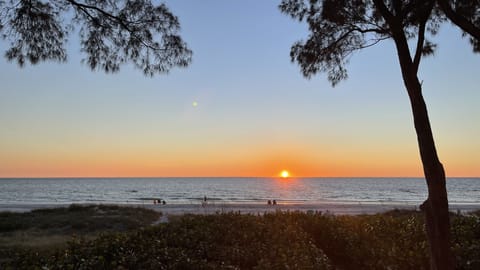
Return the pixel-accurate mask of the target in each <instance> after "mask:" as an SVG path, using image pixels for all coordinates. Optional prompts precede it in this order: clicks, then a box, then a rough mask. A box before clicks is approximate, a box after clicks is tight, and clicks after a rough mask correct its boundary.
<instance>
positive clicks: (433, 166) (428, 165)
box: [408, 79, 454, 270]
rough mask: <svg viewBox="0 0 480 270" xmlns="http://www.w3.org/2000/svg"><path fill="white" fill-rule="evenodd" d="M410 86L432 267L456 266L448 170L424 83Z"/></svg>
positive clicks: (414, 82) (436, 268)
mask: <svg viewBox="0 0 480 270" xmlns="http://www.w3.org/2000/svg"><path fill="white" fill-rule="evenodd" d="M411 83H413V84H414V85H415V86H414V87H411V88H410V89H408V92H409V97H410V103H411V106H412V112H413V119H414V123H415V130H416V132H417V140H418V146H419V149H420V156H421V159H422V164H423V171H424V174H425V179H426V181H427V186H428V199H427V200H426V201H425V202H424V203H423V205H422V210H423V211H424V213H425V222H426V229H427V236H428V239H429V243H430V268H431V269H432V270H433V269H435V270H440V269H454V262H453V254H452V252H451V249H450V239H451V236H450V217H449V211H448V198H447V190H446V181H445V172H444V169H443V166H442V164H441V163H440V161H439V159H438V156H437V152H436V149H435V143H434V140H433V134H432V130H431V126H430V121H429V119H428V113H427V106H426V104H425V101H424V99H423V96H422V93H421V85H420V83H419V82H418V79H416V81H412V82H411Z"/></svg>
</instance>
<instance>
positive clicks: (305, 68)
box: [279, 0, 480, 269]
mask: <svg viewBox="0 0 480 270" xmlns="http://www.w3.org/2000/svg"><path fill="white" fill-rule="evenodd" d="M438 2H439V3H441V2H443V4H441V7H440V6H439V5H437V2H436V1H434V0H431V1H429V0H409V1H408V0H283V1H282V3H281V4H280V6H279V7H280V10H281V11H282V12H283V13H286V14H287V15H290V16H291V17H292V18H294V19H296V20H299V21H301V22H303V21H305V22H306V23H307V24H308V26H309V32H310V33H309V36H308V39H307V40H306V41H299V42H296V43H295V44H294V45H293V46H292V48H291V52H290V56H291V59H292V61H294V62H297V63H298V64H299V65H300V68H301V71H302V73H303V75H304V76H306V77H307V78H309V77H311V76H312V75H314V74H316V73H318V72H325V73H327V75H328V79H329V81H330V82H331V83H332V85H333V86H335V85H336V84H337V83H338V82H340V81H341V80H343V79H346V78H347V70H346V68H345V65H346V63H347V62H348V60H349V58H350V56H351V55H352V53H353V52H355V51H357V50H361V49H364V48H367V47H370V46H373V45H375V44H377V43H378V42H380V41H382V40H386V39H392V40H393V41H394V43H395V46H396V50H397V55H398V59H399V63H400V67H401V73H402V78H403V82H404V84H405V87H406V90H407V92H408V96H409V99H410V103H411V108H412V112H413V117H414V125H415V130H416V133H417V141H418V145H419V149H420V156H421V160H422V163H423V169H424V174H425V178H426V182H427V185H428V199H427V200H426V201H425V202H424V203H423V204H422V209H423V210H424V212H425V216H426V228H427V235H428V239H429V242H430V254H431V256H430V257H431V260H430V264H431V268H432V269H453V268H454V262H453V255H452V252H451V250H450V221H449V213H448V199H447V191H446V186H445V172H444V169H443V166H442V164H441V163H440V161H439V158H438V156H437V151H436V148H435V143H434V139H433V134H432V129H431V127H430V122H429V118H428V114H427V107H426V104H425V101H424V99H423V96H422V84H421V83H420V81H419V79H418V75H417V73H418V68H419V66H420V62H421V59H422V56H427V55H431V54H433V53H434V51H435V47H436V45H435V44H434V43H433V42H431V41H430V40H429V38H431V37H432V36H434V35H435V34H437V32H438V30H439V27H440V25H441V24H442V23H443V22H445V21H447V20H448V19H447V17H448V18H450V17H451V16H452V15H449V16H445V13H447V12H445V13H444V12H443V11H442V8H445V5H446V4H445V1H441V0H439V1H438ZM446 2H447V5H450V3H448V2H449V1H446ZM450 2H452V1H450ZM465 2H467V1H455V3H456V5H455V10H454V13H455V14H457V15H461V18H463V19H465V21H467V22H470V26H472V25H473V26H474V28H475V25H477V26H478V25H479V17H478V16H479V11H478V7H479V6H480V5H479V3H478V1H476V0H475V1H471V3H469V4H467V3H465ZM469 2H470V1H469ZM462 5H463V6H462ZM465 6H470V7H471V8H472V7H473V8H476V9H474V10H468V8H465ZM452 22H454V23H455V24H460V23H459V22H456V21H453V20H452ZM474 28H472V29H473V30H474ZM462 29H464V28H463V27H462ZM472 29H470V28H466V29H465V30H464V31H466V32H467V33H470V32H471V31H469V30H472ZM474 33H475V31H473V34H474ZM473 34H472V39H471V40H472V45H473V46H474V51H478V39H476V37H475V35H473ZM412 41H414V42H412ZM411 46H413V50H410V49H411V48H410V47H411ZM476 46H477V47H476Z"/></svg>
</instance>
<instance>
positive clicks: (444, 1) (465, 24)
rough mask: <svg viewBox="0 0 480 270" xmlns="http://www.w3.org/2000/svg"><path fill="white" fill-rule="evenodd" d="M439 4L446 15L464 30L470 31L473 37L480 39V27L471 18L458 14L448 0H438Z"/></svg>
mask: <svg viewBox="0 0 480 270" xmlns="http://www.w3.org/2000/svg"><path fill="white" fill-rule="evenodd" d="M437 2H438V5H439V6H440V8H441V9H442V11H443V12H444V13H445V15H446V16H447V17H448V18H449V19H450V20H451V21H452V22H453V23H454V24H456V25H457V26H458V27H460V29H462V30H463V31H465V32H467V33H469V34H470V35H471V36H472V37H474V38H475V39H477V40H479V41H480V28H479V27H477V26H475V25H474V24H473V23H471V22H470V21H469V20H467V19H466V18H465V17H463V16H462V15H460V14H458V13H457V12H455V11H454V10H453V9H452V7H451V6H450V3H449V2H448V0H437Z"/></svg>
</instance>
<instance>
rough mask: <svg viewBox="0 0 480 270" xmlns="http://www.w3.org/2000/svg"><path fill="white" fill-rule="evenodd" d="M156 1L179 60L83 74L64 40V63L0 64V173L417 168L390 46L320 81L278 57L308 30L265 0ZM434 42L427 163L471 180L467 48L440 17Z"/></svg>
mask: <svg viewBox="0 0 480 270" xmlns="http://www.w3.org/2000/svg"><path fill="white" fill-rule="evenodd" d="M166 3H167V6H168V7H170V9H171V11H172V12H173V13H174V14H176V15H177V16H178V17H179V18H180V22H181V26H182V31H181V35H182V37H183V38H184V39H185V40H186V42H187V43H188V44H189V46H190V48H191V49H192V50H193V52H194V55H193V62H192V64H191V65H190V66H189V67H188V68H186V69H174V70H172V71H171V72H170V74H168V75H160V76H156V77H154V78H148V77H144V76H143V75H142V73H141V72H140V71H138V70H135V69H133V68H132V67H131V66H124V67H123V68H122V70H121V71H120V72H119V73H116V74H113V75H112V74H103V73H102V72H91V71H90V70H89V69H88V67H87V66H86V65H83V64H81V63H80V61H81V59H82V55H81V54H80V53H79V47H78V44H77V43H75V41H76V36H75V35H72V37H71V42H70V45H69V59H68V62H67V63H65V64H57V63H41V64H39V65H36V66H27V67H25V68H19V67H18V66H17V65H16V64H14V63H8V62H7V61H6V60H5V59H4V58H2V59H0V70H1V73H0V80H1V81H2V82H3V83H2V86H1V88H0V125H1V126H2V132H1V133H0V149H1V150H2V151H0V176H6V177H7V176H118V175H121V176H134V175H138V176H170V175H179V176H184V175H185V176H195V175H198V176H200V175H202V176H203V175H221V176H223V175H231V176H234V175H242V176H255V175H261V176H268V175H275V174H276V173H277V172H279V171H281V170H282V169H289V170H291V171H292V174H294V175H295V174H296V175H307V176H313V175H316V176H353V175H355V176H412V175H414V176H418V175H421V172H422V170H421V166H420V160H419V158H418V150H417V145H416V138H415V133H414V129H413V120H412V116H411V112H410V105H409V103H408V97H407V95H406V92H405V89H404V87H403V84H402V80H401V76H400V70H399V66H398V62H397V59H396V52H395V48H394V46H393V43H392V42H390V41H386V42H383V43H382V44H379V45H377V46H374V47H372V48H369V49H366V50H364V51H362V52H359V53H357V54H355V55H354V56H353V57H352V58H351V61H350V64H349V65H348V70H349V79H348V80H347V81H345V82H342V83H340V84H339V85H338V86H337V87H335V88H332V87H331V85H330V84H329V82H328V81H327V79H326V76H325V75H323V74H319V75H317V76H315V77H313V78H312V79H310V80H307V79H305V78H303V77H302V75H301V73H300V70H299V68H298V66H296V64H294V63H291V62H290V58H289V51H290V46H291V45H292V44H293V43H294V42H295V41H297V40H300V39H304V38H306V36H307V34H308V32H307V31H306V26H305V25H302V24H300V23H297V22H295V21H293V20H291V19H290V18H289V17H288V16H285V15H283V14H281V13H280V12H279V10H278V8H277V5H278V1H254V0H246V1H218V0H217V1H214V0H205V1H192V0H175V1H166ZM435 41H438V43H439V45H438V50H437V52H436V54H435V56H434V57H429V58H425V59H424V61H423V62H422V65H421V70H420V73H419V77H420V78H421V79H422V80H423V87H424V95H425V98H426V101H427V104H428V106H429V112H430V116H431V122H432V125H433V129H434V135H435V137H436V141H437V147H438V150H439V154H440V158H441V160H442V161H443V163H444V165H445V167H446V170H447V174H449V175H455V176H462V175H467V176H479V175H480V166H478V164H479V160H480V142H479V141H478V139H477V138H479V137H480V127H479V125H478V123H479V120H480V119H479V118H480V109H479V107H478V102H479V100H480V93H479V91H478V90H479V89H478V85H479V80H480V79H479V78H478V67H479V62H480V55H478V54H476V55H475V54H473V53H471V48H470V45H469V44H468V41H467V40H466V39H462V38H461V34H460V31H458V30H457V29H456V28H453V27H452V26H450V25H444V26H443V27H442V30H441V31H440V34H439V35H438V36H437V37H436V38H435ZM0 49H1V50H2V51H4V49H5V43H4V42H2V43H0ZM194 101H196V102H198V106H197V107H193V106H192V102H194Z"/></svg>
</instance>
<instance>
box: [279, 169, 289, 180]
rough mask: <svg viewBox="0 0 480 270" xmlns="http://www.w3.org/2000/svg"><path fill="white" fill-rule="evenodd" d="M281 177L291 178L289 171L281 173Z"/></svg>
mask: <svg viewBox="0 0 480 270" xmlns="http://www.w3.org/2000/svg"><path fill="white" fill-rule="evenodd" d="M280 176H281V177H282V178H288V177H289V176H290V173H289V172H288V171H287V170H283V171H282V172H281V173H280Z"/></svg>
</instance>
